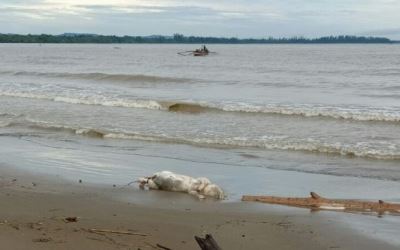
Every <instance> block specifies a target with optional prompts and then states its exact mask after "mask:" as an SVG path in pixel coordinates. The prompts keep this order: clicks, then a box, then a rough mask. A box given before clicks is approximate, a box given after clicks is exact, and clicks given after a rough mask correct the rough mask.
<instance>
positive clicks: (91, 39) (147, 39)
mask: <svg viewBox="0 0 400 250" xmlns="http://www.w3.org/2000/svg"><path fill="white" fill-rule="evenodd" d="M393 42H394V41H391V40H390V39H388V38H384V37H365V36H326V37H320V38H305V37H291V38H274V37H269V38H261V39H255V38H245V39H240V38H236V37H231V38H225V37H200V36H184V35H182V34H174V35H173V36H104V35H95V34H75V33H66V34H62V35H46V34H42V35H31V34H29V35H18V34H0V43H207V44H218V43H220V44H297V43H300V44H302V43H303V44H317V43H393Z"/></svg>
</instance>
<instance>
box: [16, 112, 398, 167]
mask: <svg viewBox="0 0 400 250" xmlns="http://www.w3.org/2000/svg"><path fill="white" fill-rule="evenodd" d="M8 126H9V127H28V128H31V129H34V130H46V131H49V132H64V133H65V132H66V133H72V134H76V135H80V136H88V137H93V138H100V139H123V140H141V141H153V142H159V143H175V144H176V143H177V144H189V145H194V146H200V147H215V148H221V147H224V148H237V147H252V148H261V149H269V150H287V151H303V152H309V153H323V154H336V155H343V156H347V157H361V158H370V159H377V160H400V148H399V147H398V146H397V145H394V144H389V143H388V144H384V145H372V144H371V143H363V142H358V143H355V144H344V143H340V142H324V141H320V140H316V139H311V138H304V139H299V138H290V137H287V136H263V137H260V138H246V137H218V136H212V135H209V136H206V137H197V136H196V135H193V136H181V135H166V134H157V133H149V134H146V133H142V132H123V131H110V130H106V129H96V128H80V127H70V126H63V125H57V124H51V123H46V122H37V121H29V120H25V121H23V122H22V121H19V122H14V123H10V124H8Z"/></svg>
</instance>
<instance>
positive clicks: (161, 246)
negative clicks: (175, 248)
mask: <svg viewBox="0 0 400 250" xmlns="http://www.w3.org/2000/svg"><path fill="white" fill-rule="evenodd" d="M156 246H157V247H159V248H161V249H164V250H172V249H171V248H169V247H165V246H163V245H160V244H157V245H156Z"/></svg>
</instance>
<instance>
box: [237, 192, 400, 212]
mask: <svg viewBox="0 0 400 250" xmlns="http://www.w3.org/2000/svg"><path fill="white" fill-rule="evenodd" d="M310 196H311V197H308V198H290V197H277V196H251V195H244V196H243V197H242V201H256V202H262V203H269V204H279V205H286V206H293V207H303V208H310V209H314V210H335V211H344V212H375V213H378V214H384V213H388V214H395V215H400V204H396V203H387V202H384V201H382V200H379V201H377V202H372V201H361V200H342V199H327V198H323V197H321V196H319V195H318V194H316V193H314V192H311V193H310Z"/></svg>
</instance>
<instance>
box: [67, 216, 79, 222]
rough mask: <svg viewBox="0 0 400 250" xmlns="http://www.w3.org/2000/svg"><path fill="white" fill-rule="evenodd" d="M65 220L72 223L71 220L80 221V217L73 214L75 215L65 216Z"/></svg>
mask: <svg viewBox="0 0 400 250" xmlns="http://www.w3.org/2000/svg"><path fill="white" fill-rule="evenodd" d="M64 222H66V223H70V222H78V217H76V216H73V217H65V218H64Z"/></svg>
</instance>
